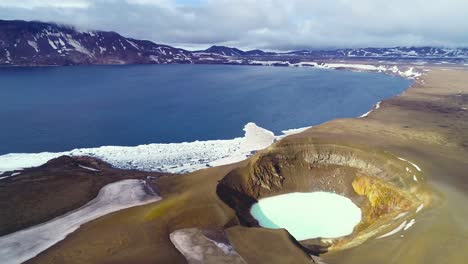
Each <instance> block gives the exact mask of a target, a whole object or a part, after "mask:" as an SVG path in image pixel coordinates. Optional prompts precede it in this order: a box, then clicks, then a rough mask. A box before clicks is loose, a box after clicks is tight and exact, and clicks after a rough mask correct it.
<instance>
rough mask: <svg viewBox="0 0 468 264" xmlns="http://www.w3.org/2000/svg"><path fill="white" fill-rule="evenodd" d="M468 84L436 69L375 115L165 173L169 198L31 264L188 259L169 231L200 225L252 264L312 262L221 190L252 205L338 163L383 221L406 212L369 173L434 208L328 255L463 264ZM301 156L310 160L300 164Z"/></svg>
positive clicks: (111, 218) (100, 223)
mask: <svg viewBox="0 0 468 264" xmlns="http://www.w3.org/2000/svg"><path fill="white" fill-rule="evenodd" d="M467 83H468V71H464V70H442V69H437V68H433V69H432V71H431V72H430V73H428V75H426V76H424V77H423V78H422V79H421V80H420V81H418V82H416V83H415V84H414V85H413V86H412V87H411V88H410V89H409V90H408V91H406V92H405V93H404V94H403V95H401V96H398V97H395V98H392V99H389V100H386V101H384V102H382V104H381V108H380V109H378V110H376V111H374V112H372V113H371V114H370V115H369V116H368V117H366V118H361V119H339V120H334V121H330V122H327V123H325V124H322V125H320V126H316V127H313V128H311V129H309V130H307V131H305V132H303V133H301V134H298V135H293V136H290V137H287V138H286V139H284V140H282V141H280V142H279V143H277V144H275V145H273V146H272V147H270V148H268V149H266V150H264V151H261V152H260V153H258V154H256V155H255V156H254V157H252V158H251V159H250V160H248V161H244V162H241V163H238V164H233V165H228V166H222V167H217V168H211V169H206V170H201V171H197V172H194V173H191V174H187V175H183V176H177V177H161V178H159V179H157V180H155V184H156V185H157V186H158V189H159V190H160V191H161V195H162V197H164V199H163V200H161V201H158V202H155V203H152V204H147V205H144V206H139V207H135V208H130V209H126V210H122V211H119V212H116V213H113V214H110V215H106V216H104V217H101V218H99V219H96V220H94V221H91V222H89V223H88V224H85V225H83V226H82V227H81V228H80V229H79V230H78V231H76V232H74V233H72V234H71V235H69V236H68V237H67V238H66V239H65V240H63V241H62V242H60V243H58V244H56V245H55V246H53V247H51V248H50V249H48V250H46V251H45V252H43V253H41V254H40V255H39V256H38V257H36V258H34V259H32V260H30V261H28V262H29V263H185V262H186V260H185V258H184V257H183V256H182V255H181V254H180V253H179V251H178V250H177V249H176V248H175V247H174V246H173V245H172V243H171V241H170V240H169V234H170V233H171V232H173V231H176V230H180V229H184V228H192V227H196V228H202V229H208V230H225V234H226V236H227V238H228V239H229V241H230V242H231V244H232V245H233V246H234V248H235V249H236V251H237V252H238V253H239V254H240V255H241V256H242V258H243V259H244V260H245V261H246V262H247V263H311V262H314V260H312V259H311V258H309V256H308V254H306V252H307V249H306V248H304V247H303V246H304V245H305V246H307V243H303V244H302V245H301V244H299V243H298V242H297V241H295V240H294V239H293V238H291V237H290V236H289V235H288V233H287V232H285V231H284V230H268V229H263V228H251V227H245V226H241V225H240V222H243V224H246V222H248V221H246V219H245V218H244V219H243V218H242V214H239V212H240V211H239V210H237V211H234V210H233V209H231V207H229V206H228V205H227V204H226V203H224V202H223V201H222V200H221V199H220V197H219V196H218V195H217V194H216V190H217V188H219V186H223V183H225V184H227V185H224V186H227V187H229V188H231V189H233V190H235V191H238V193H241V194H243V195H246V196H242V197H243V198H246V199H244V200H248V201H249V199H251V198H254V199H255V198H256V197H263V196H268V195H271V194H275V193H276V192H285V191H289V190H294V189H296V188H299V187H301V185H300V184H298V183H299V182H304V183H306V184H308V186H309V187H313V186H320V189H323V188H325V187H326V186H327V183H328V182H327V183H321V185H320V184H318V183H317V182H319V181H315V180H314V179H309V178H307V177H306V175H307V171H308V170H309V169H314V170H315V169H317V172H318V174H317V175H319V176H320V177H322V176H323V179H327V180H331V179H330V178H327V177H328V176H327V173H326V172H327V171H328V172H329V173H335V174H336V176H337V178H338V179H339V180H338V181H337V183H331V184H332V187H333V186H334V187H333V188H335V187H336V188H338V187H340V184H343V186H345V187H343V188H342V189H340V192H343V193H347V194H348V195H349V196H352V197H354V199H355V202H357V203H360V206H361V208H367V209H369V212H372V213H370V214H369V215H373V216H375V217H374V219H380V218H379V217H380V216H382V218H385V219H387V218H388V215H387V214H391V213H396V212H400V211H398V210H400V208H399V207H398V206H400V205H401V204H400V203H399V202H398V201H396V204H395V203H394V200H392V199H393V198H392V197H395V196H394V195H392V196H391V197H382V196H380V195H382V194H380V193H379V192H377V194H375V195H376V196H372V197H371V196H370V195H369V190H367V188H366V179H368V180H369V179H370V180H369V182H374V181H377V180H381V181H380V182H379V184H383V185H385V184H387V183H388V184H389V185H385V186H384V187H385V188H387V187H388V188H390V190H396V191H398V194H401V195H402V197H407V198H408V199H401V200H405V201H410V202H409V203H407V204H406V205H407V208H406V207H405V208H403V209H405V210H407V209H408V210H413V209H414V206H416V205H417V204H418V203H419V202H424V203H425V204H426V205H425V207H424V209H423V210H422V211H420V212H419V213H417V214H415V213H414V212H412V213H410V214H409V215H408V216H407V217H409V218H408V219H407V220H410V219H411V218H414V219H415V220H416V223H415V225H414V226H413V227H411V228H409V229H408V230H405V231H400V232H399V233H398V234H396V235H393V236H390V237H386V238H381V239H375V237H376V236H379V235H382V234H384V233H386V232H388V231H390V230H392V229H393V228H394V227H395V224H393V223H390V224H389V225H388V226H385V225H380V226H379V229H378V230H377V229H376V234H375V235H371V236H365V238H366V239H362V240H361V241H359V242H360V243H361V244H360V245H357V246H355V245H354V244H353V245H351V246H349V247H344V246H336V247H335V248H331V249H330V251H329V252H328V253H325V254H323V255H321V257H322V259H323V261H325V262H326V263H329V264H340V263H347V264H348V263H350V264H353V263H360V264H362V263H369V264H371V263H372V264H374V263H464V262H465V261H466V259H468V251H467V250H466V248H468V221H467V220H468V207H467V206H466V202H468V133H467V132H466V131H467V129H468V111H467V110H466V108H468V85H467ZM324 145H327V146H328V145H334V146H337V149H338V150H339V151H338V152H336V153H339V155H337V154H336V153H335V152H331V151H329V148H328V147H325V148H323V149H324V150H325V152H320V151H321V150H320V149H321V148H322V147H321V146H324ZM346 147H351V150H350V151H348V153H349V155H350V157H353V158H347V157H346V155H345V154H344V153H346ZM332 149H334V148H332ZM301 151H302V152H301ZM327 151H328V152H327ZM314 153H319V154H318V155H315V154H314ZM320 153H329V154H330V155H325V156H323V155H322V154H320ZM387 156H388V157H387ZM304 157H306V158H307V159H306V161H307V162H304V161H303V159H304ZM392 157H402V158H405V159H407V160H409V161H411V162H414V163H415V164H417V165H418V166H419V167H421V169H422V171H421V172H415V173H417V176H418V178H419V181H418V183H417V184H416V183H411V181H410V180H411V178H410V177H406V176H405V175H404V172H402V171H401V168H402V167H401V166H406V165H403V163H402V162H403V161H397V160H396V159H395V158H392ZM332 161H333V162H332ZM332 163H333V164H332ZM262 164H264V165H265V166H263V165H262ZM300 164H301V166H303V167H297V166H299V165H300ZM311 164H312V165H311ZM323 164H325V165H323ZM260 165H262V166H260ZM307 166H309V167H307ZM321 166H322V167H321ZM408 166H409V165H408ZM382 168H385V170H382ZM233 169H234V170H233ZM412 170H413V171H414V168H412ZM297 173H301V174H302V176H301V177H298V176H297ZM226 175H229V176H228V177H225V176H226ZM236 175H237V176H236ZM238 175H240V176H238ZM244 177H245V178H244ZM296 177H297V178H296ZM310 177H311V178H314V177H316V176H315V175H313V174H312V175H311V176H310ZM320 177H319V178H316V179H317V180H320V179H322V178H320ZM350 177H351V178H350ZM258 179H261V181H259V180H258ZM351 179H352V181H351ZM356 179H357V181H356ZM363 179H364V180H363ZM221 180H222V184H220V185H219V186H218V182H219V181H221ZM340 180H341V181H340ZM257 183H263V184H260V185H257ZM236 184H238V185H236ZM236 186H237V187H236ZM255 186H257V187H255ZM258 186H260V187H258ZM350 186H351V187H350ZM374 186H375V185H374ZM378 186H382V185H378ZM254 187H255V188H254ZM288 188H290V189H288ZM385 188H381V187H379V188H378V190H387V189H385ZM353 191H354V193H353ZM220 194H221V196H223V193H222V192H221V193H220ZM359 194H365V195H366V196H361V195H359ZM429 194H430V195H429ZM224 195H226V193H224ZM426 196H430V197H429V198H427V197H426ZM229 197H231V198H232V197H235V198H236V199H234V200H236V201H235V203H234V205H238V204H241V203H240V202H242V201H244V200H242V199H237V198H239V197H240V196H229ZM366 198H367V202H366ZM374 198H377V199H374ZM223 200H225V201H226V200H227V199H226V197H223ZM239 201H240V202H239ZM411 201H415V202H418V203H416V204H413V203H412V202H411ZM429 201H430V203H429ZM381 202H383V205H384V206H383V207H378V208H379V210H374V209H375V207H366V204H373V203H376V204H379V203H380V204H381V205H382V203H381ZM230 205H231V206H232V205H233V204H232V203H231V204H230ZM390 205H392V206H393V205H398V206H397V207H391V206H390ZM367 206H368V205H367ZM389 208H390V209H389ZM395 208H397V209H398V210H397V209H395ZM236 209H237V208H236ZM371 209H372V210H371ZM363 210H364V209H363ZM394 210H397V211H394ZM317 213H320V212H317ZM236 214H237V216H240V218H239V217H237V216H236ZM371 231H372V230H371ZM357 237H358V238H359V236H357ZM356 244H357V243H356ZM344 248H346V249H344Z"/></svg>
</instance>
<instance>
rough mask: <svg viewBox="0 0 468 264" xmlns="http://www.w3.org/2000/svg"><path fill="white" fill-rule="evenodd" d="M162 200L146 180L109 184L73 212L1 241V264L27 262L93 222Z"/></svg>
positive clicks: (0, 239) (3, 238)
mask: <svg viewBox="0 0 468 264" xmlns="http://www.w3.org/2000/svg"><path fill="white" fill-rule="evenodd" d="M160 199H161V198H160V197H159V196H154V195H149V194H148V193H147V191H146V185H145V181H143V180H123V181H119V182H115V183H111V184H108V185H106V186H104V187H103V188H102V189H101V190H100V191H99V194H98V196H97V197H96V198H94V199H93V200H91V201H90V202H88V203H87V204H86V205H84V206H83V207H81V208H79V209H77V210H75V211H73V212H70V213H68V214H65V215H63V216H60V217H58V218H55V219H53V220H51V221H49V222H46V223H43V224H40V225H37V226H33V227H30V228H28V229H24V230H21V231H17V232H15V233H12V234H9V235H6V236H3V237H0V262H1V263H3V264H17V263H18V264H19V263H22V262H25V261H26V260H28V259H31V258H33V257H35V256H37V255H38V254H39V253H41V252H42V251H44V250H46V249H47V248H49V247H51V246H53V245H54V244H56V243H57V242H59V241H61V240H63V239H65V237H66V236H67V235H68V234H70V233H72V232H74V231H75V230H77V229H78V228H79V227H80V226H81V225H83V224H85V223H87V222H89V221H91V220H93V219H96V218H98V217H101V216H103V215H106V214H110V213H112V212H115V211H119V210H122V209H125V208H129V207H133V206H138V205H143V204H146V203H150V202H154V201H158V200H160Z"/></svg>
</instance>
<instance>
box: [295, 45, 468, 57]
mask: <svg viewBox="0 0 468 264" xmlns="http://www.w3.org/2000/svg"><path fill="white" fill-rule="evenodd" d="M287 54H290V55H297V56H311V57H316V58H355V57H362V58H468V48H455V49H452V48H436V47H394V48H357V49H334V50H300V51H292V52H288V53H287Z"/></svg>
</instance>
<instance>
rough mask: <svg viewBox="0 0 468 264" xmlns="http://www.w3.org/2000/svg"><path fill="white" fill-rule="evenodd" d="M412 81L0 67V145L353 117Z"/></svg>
mask: <svg viewBox="0 0 468 264" xmlns="http://www.w3.org/2000/svg"><path fill="white" fill-rule="evenodd" d="M409 85H410V81H409V80H406V79H402V78H399V77H394V76H388V75H384V74H376V73H357V72H349V71H333V70H330V71H328V70H315V69H310V68H284V67H255V66H221V65H142V66H83V67H38V68H0V124H2V126H1V129H0V154H5V153H13V152H41V151H64V150H70V149H74V148H82V147H97V146H103V145H118V146H133V145H139V144H146V143H169V142H183V141H194V140H208V139H230V138H234V137H239V136H242V135H243V133H244V132H243V131H242V128H243V126H244V125H245V124H246V123H248V122H255V123H256V124H257V125H259V126H261V127H264V128H266V129H269V130H272V131H273V132H275V134H280V131H281V130H285V129H290V128H299V127H304V126H310V125H316V124H319V123H322V122H325V121H328V120H331V119H334V118H342V117H355V116H359V115H361V114H363V113H365V112H367V111H368V110H369V109H370V108H371V107H372V106H373V105H374V104H375V103H376V102H378V101H380V100H382V99H385V98H388V97H391V96H394V95H397V94H399V93H401V92H402V91H404V90H405V89H406V88H407V87H408V86H409Z"/></svg>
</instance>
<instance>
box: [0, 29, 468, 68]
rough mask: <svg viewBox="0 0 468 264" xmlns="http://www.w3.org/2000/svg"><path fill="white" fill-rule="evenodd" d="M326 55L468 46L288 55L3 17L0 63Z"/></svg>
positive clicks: (371, 55)
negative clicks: (190, 45)
mask: <svg viewBox="0 0 468 264" xmlns="http://www.w3.org/2000/svg"><path fill="white" fill-rule="evenodd" d="M325 59H327V60H328V59H348V60H356V59H366V60H372V59H376V60H400V59H404V60H412V59H414V60H419V59H422V60H425V61H429V60H430V61H450V62H454V63H462V62H464V63H466V60H467V59H468V49H467V48H459V49H450V48H436V47H395V48H357V49H332V50H300V51H292V52H284V53H275V52H265V51H262V50H259V49H255V50H249V51H243V50H240V49H238V48H232V47H224V46H212V47H210V48H208V49H206V50H201V51H194V52H191V51H187V50H184V49H179V48H174V47H171V46H167V45H161V44H156V43H153V42H151V41H148V40H137V39H132V38H126V37H123V36H121V35H119V34H118V33H116V32H108V31H86V32H83V31H79V30H76V29H75V28H73V27H70V26H64V25H57V24H51V23H43V22H27V21H20V20H15V21H6V20H0V65H23V66H35V65H81V64H168V63H178V64H185V63H193V64H254V65H258V64H259V63H258V61H262V60H264V61H279V62H278V63H271V64H269V65H287V63H285V62H294V63H297V62H300V61H311V60H325Z"/></svg>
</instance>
